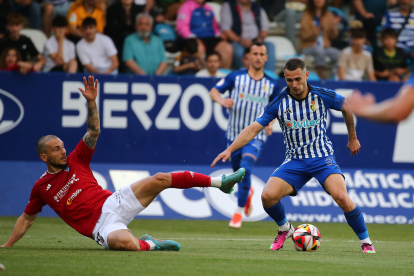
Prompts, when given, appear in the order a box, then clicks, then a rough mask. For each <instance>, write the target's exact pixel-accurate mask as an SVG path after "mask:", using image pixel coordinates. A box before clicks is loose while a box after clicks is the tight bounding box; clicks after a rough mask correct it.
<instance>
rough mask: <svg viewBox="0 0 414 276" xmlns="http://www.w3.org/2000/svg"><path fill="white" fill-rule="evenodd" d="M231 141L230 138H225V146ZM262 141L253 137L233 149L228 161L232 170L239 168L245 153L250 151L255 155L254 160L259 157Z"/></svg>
mask: <svg viewBox="0 0 414 276" xmlns="http://www.w3.org/2000/svg"><path fill="white" fill-rule="evenodd" d="M231 143H233V142H232V141H230V140H227V147H228V146H230V144H231ZM263 145H264V142H263V141H261V140H257V139H253V140H251V141H250V142H249V143H248V144H247V145H245V146H244V147H242V148H240V149H238V150H236V151H234V152H233V153H232V154H231V157H230V160H229V161H230V162H231V165H232V167H233V169H234V170H238V169H239V168H240V162H241V159H242V157H243V155H245V154H246V153H250V154H252V155H254V156H255V157H256V160H257V159H258V158H259V155H260V152H261V151H262V148H263Z"/></svg>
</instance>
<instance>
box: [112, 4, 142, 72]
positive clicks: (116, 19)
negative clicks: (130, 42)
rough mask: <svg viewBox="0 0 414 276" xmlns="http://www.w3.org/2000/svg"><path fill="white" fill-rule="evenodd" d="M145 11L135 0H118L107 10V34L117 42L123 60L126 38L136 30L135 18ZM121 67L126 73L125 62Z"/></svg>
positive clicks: (120, 58) (120, 57) (119, 55)
mask: <svg viewBox="0 0 414 276" xmlns="http://www.w3.org/2000/svg"><path fill="white" fill-rule="evenodd" d="M143 11H144V7H141V6H138V5H136V4H135V3H134V0H117V1H116V2H115V3H113V4H112V5H110V6H109V8H108V10H107V13H106V26H105V34H106V35H107V36H109V37H110V38H111V39H112V41H113V42H114V43H115V46H116V48H117V49H118V59H119V60H122V55H123V52H122V49H123V47H124V41H125V38H126V37H127V36H129V35H130V34H133V33H134V32H135V18H136V17H137V15H138V14H139V13H141V12H143ZM119 69H120V72H121V73H124V72H125V70H126V68H125V64H124V63H122V64H121V65H120V66H119Z"/></svg>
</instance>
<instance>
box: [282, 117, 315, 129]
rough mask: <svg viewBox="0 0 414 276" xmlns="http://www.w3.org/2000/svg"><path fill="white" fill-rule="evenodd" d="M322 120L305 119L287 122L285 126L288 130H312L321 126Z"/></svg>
mask: <svg viewBox="0 0 414 276" xmlns="http://www.w3.org/2000/svg"><path fill="white" fill-rule="evenodd" d="M320 122H321V119H316V120H308V119H306V120H305V119H304V120H303V121H294V120H292V121H285V126H286V128H287V129H301V128H310V127H314V126H317V125H319V124H320Z"/></svg>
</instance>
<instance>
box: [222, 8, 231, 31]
mask: <svg viewBox="0 0 414 276" xmlns="http://www.w3.org/2000/svg"><path fill="white" fill-rule="evenodd" d="M232 25H233V17H232V14H231V11H230V5H229V3H228V2H224V3H223V6H221V11H220V27H221V31H222V32H224V31H227V30H231V26H232Z"/></svg>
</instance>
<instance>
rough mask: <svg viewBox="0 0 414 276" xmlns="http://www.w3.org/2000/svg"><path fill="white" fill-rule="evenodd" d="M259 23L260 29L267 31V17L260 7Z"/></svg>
mask: <svg viewBox="0 0 414 276" xmlns="http://www.w3.org/2000/svg"><path fill="white" fill-rule="evenodd" d="M260 24H261V25H262V26H261V27H262V31H269V19H268V18H267V14H266V12H265V11H264V9H263V8H261V9H260Z"/></svg>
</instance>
